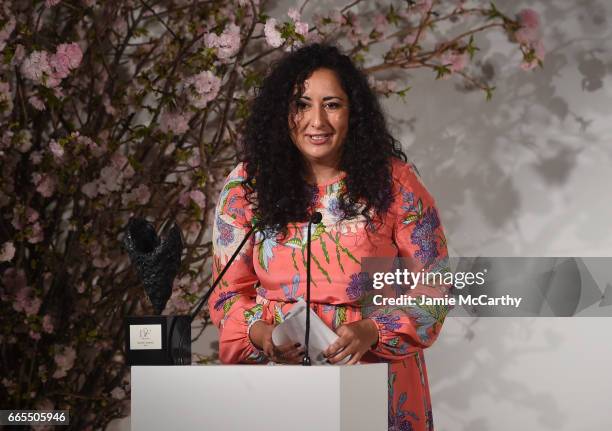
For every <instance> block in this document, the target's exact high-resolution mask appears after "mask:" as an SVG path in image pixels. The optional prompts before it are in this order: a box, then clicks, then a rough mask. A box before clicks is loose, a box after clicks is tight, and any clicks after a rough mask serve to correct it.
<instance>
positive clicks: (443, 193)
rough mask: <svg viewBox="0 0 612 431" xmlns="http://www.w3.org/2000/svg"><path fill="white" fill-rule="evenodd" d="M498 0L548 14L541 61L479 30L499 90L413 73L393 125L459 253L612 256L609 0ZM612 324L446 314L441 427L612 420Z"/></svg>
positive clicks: (435, 377)
mask: <svg viewBox="0 0 612 431" xmlns="http://www.w3.org/2000/svg"><path fill="white" fill-rule="evenodd" d="M496 4H497V6H498V7H499V8H500V9H502V10H504V11H507V12H517V11H518V10H520V9H521V8H523V7H531V8H533V9H535V10H537V11H538V12H540V14H541V17H542V21H543V30H544V39H543V40H544V44H545V46H546V48H547V52H548V53H547V57H546V59H545V66H544V69H543V70H536V71H535V72H529V73H525V72H523V71H522V70H520V69H519V68H518V64H519V63H520V56H519V55H518V53H517V52H514V49H513V47H511V46H509V45H508V44H507V42H506V41H504V40H503V37H502V36H501V35H495V36H494V37H493V36H488V37H487V36H485V37H480V38H479V39H478V46H479V47H480V48H481V50H482V53H484V57H483V60H484V62H485V63H486V64H487V70H488V71H489V73H491V74H492V75H493V76H492V77H493V80H494V85H496V86H497V89H496V91H495V94H494V97H493V99H492V100H491V101H490V102H485V101H484V98H483V95H482V94H481V93H480V92H474V93H472V92H467V93H466V92H465V91H463V90H462V87H461V86H460V85H457V84H458V83H457V81H452V80H448V81H444V82H440V81H435V80H434V79H433V76H432V74H431V73H417V74H414V75H413V76H412V79H411V80H410V82H409V83H410V85H412V86H413V89H412V90H411V91H410V93H409V97H408V103H407V104H401V103H398V102H393V101H389V102H388V103H385V106H386V108H387V112H388V114H389V116H390V118H393V119H394V120H392V124H394V125H395V126H396V129H395V130H396V131H397V134H398V136H401V140H402V142H403V144H404V145H405V149H406V151H407V152H408V153H409V155H410V157H412V159H413V160H414V162H415V163H416V164H417V166H418V168H419V170H420V171H421V174H422V176H423V178H424V181H425V183H426V184H427V186H428V187H429V189H430V190H431V192H432V193H433V195H434V196H435V197H436V199H437V203H438V207H439V209H440V212H441V216H442V221H443V223H444V225H445V227H446V231H447V236H448V239H449V245H450V247H451V249H452V252H453V254H454V255H457V256H474V255H484V256H487V255H488V256H612V223H611V221H612V199H611V197H612V193H611V192H610V186H611V185H612V163H611V162H612V121H611V120H612V115H611V114H612V38H611V33H612V31H611V30H610V19H612V2H605V1H595V0H593V1H588V0H587V1H571V0H562V1H554V2H552V1H531V2H525V1H523V2H511V1H497V2H496ZM493 52H494V53H493ZM600 287H605V286H600ZM608 314H609V313H608ZM611 329H612V318H585V317H580V318H579V317H573V318H520V319H511V318H497V319H494V318H481V319H469V318H451V319H448V320H447V322H446V324H445V328H444V330H443V332H442V335H441V337H440V338H439V339H438V341H437V342H436V344H434V346H433V347H432V348H430V349H429V350H428V351H427V353H426V357H427V363H428V367H429V377H430V384H431V391H432V402H433V409H434V422H435V424H436V430H438V431H460V430H465V431H467V430H469V431H485V430H494V431H511V430H512V431H515V430H517V429H521V430H536V429H537V430H553V429H554V430H563V431H583V430H603V429H612V409H611V408H612V402H611V401H610V390H612V343H611V342H610V341H609V340H611V336H610V330H611Z"/></svg>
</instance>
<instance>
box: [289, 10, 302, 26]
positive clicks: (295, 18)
mask: <svg viewBox="0 0 612 431" xmlns="http://www.w3.org/2000/svg"><path fill="white" fill-rule="evenodd" d="M287 16H288V17H289V18H291V19H292V20H293V21H294V22H298V21H299V20H300V17H301V14H300V11H299V10H298V9H297V8H294V7H290V8H289V10H288V11H287Z"/></svg>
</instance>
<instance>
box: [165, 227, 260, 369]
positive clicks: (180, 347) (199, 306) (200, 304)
mask: <svg viewBox="0 0 612 431" xmlns="http://www.w3.org/2000/svg"><path fill="white" fill-rule="evenodd" d="M255 229H256V226H252V227H251V229H249V231H248V232H247V234H246V235H245V236H244V238H243V239H242V242H241V243H240V245H239V246H238V248H237V249H236V251H234V254H233V255H232V257H230V260H229V261H228V262H227V263H226V264H225V266H224V267H223V270H222V271H221V273H220V274H219V275H218V276H217V278H216V280H215V281H214V282H213V284H212V287H211V288H210V289H208V291H207V292H206V293H205V294H204V296H203V297H202V299H200V301H199V302H198V304H197V306H196V308H195V310H194V311H193V312H192V313H191V314H190V315H189V324H188V325H187V328H191V323H193V321H194V320H195V318H196V316H197V315H198V313H199V312H200V310H201V309H202V307H203V306H204V304H206V302H208V298H210V295H211V294H212V293H213V291H214V290H215V288H216V287H217V285H218V284H219V283H220V282H221V279H222V278H223V276H224V275H225V273H226V272H227V270H228V269H229V267H230V266H231V265H232V263H233V262H234V260H235V259H236V256H238V253H240V250H242V248H243V247H244V245H245V244H246V242H247V241H248V239H249V237H250V236H251V235H252V234H253V232H254V231H255ZM175 323H176V319H175V320H173V321H172V326H171V327H170V339H169V341H168V344H169V345H170V357H171V359H172V363H175V361H174V352H173V350H172V336H173V335H174V324H175ZM187 332H189V331H187V330H183V331H182V332H181V336H180V338H179V342H178V351H179V353H180V357H179V364H178V365H183V355H182V351H183V342H184V338H185V334H186V333H187Z"/></svg>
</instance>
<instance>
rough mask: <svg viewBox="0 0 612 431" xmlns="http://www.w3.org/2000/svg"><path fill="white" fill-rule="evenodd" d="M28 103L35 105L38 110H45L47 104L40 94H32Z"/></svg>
mask: <svg viewBox="0 0 612 431" xmlns="http://www.w3.org/2000/svg"><path fill="white" fill-rule="evenodd" d="M28 103H29V104H30V105H32V106H33V107H34V109H36V110H37V111H44V110H45V104H44V102H43V101H42V100H40V98H39V97H38V96H30V97H29V98H28Z"/></svg>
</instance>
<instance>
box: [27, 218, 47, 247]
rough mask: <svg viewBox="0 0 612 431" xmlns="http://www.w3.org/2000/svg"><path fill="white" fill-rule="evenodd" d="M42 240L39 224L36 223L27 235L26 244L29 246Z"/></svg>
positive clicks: (42, 234) (42, 235)
mask: <svg viewBox="0 0 612 431" xmlns="http://www.w3.org/2000/svg"><path fill="white" fill-rule="evenodd" d="M43 239H44V233H43V231H42V227H41V226H40V223H38V222H36V223H34V224H33V225H32V226H31V231H30V232H29V234H28V242H29V243H31V244H37V243H39V242H41V241H42V240H43Z"/></svg>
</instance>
